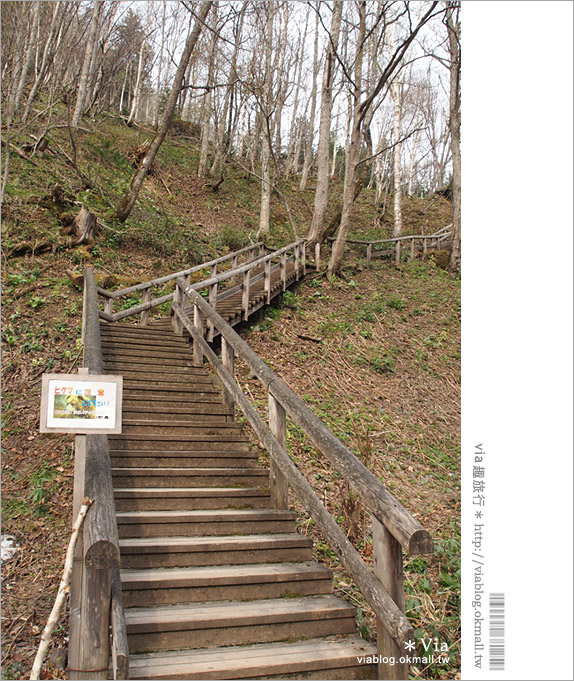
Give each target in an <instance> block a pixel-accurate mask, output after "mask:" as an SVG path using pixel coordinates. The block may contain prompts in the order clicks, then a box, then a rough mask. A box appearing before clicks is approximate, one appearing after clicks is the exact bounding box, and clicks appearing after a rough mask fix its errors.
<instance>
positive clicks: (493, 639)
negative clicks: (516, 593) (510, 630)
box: [490, 593, 505, 671]
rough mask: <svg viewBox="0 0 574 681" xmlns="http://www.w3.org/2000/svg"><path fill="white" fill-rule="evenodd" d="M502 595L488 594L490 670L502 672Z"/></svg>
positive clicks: (503, 652) (503, 650) (503, 653)
mask: <svg viewBox="0 0 574 681" xmlns="http://www.w3.org/2000/svg"><path fill="white" fill-rule="evenodd" d="M504 655H505V649H504V594H503V593H491V594H490V670H491V671H503V670H504V661H505V660H504Z"/></svg>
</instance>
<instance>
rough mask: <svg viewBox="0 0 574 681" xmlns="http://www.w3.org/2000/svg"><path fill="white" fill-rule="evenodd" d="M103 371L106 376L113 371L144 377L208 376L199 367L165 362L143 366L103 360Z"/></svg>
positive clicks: (141, 364)
mask: <svg viewBox="0 0 574 681" xmlns="http://www.w3.org/2000/svg"><path fill="white" fill-rule="evenodd" d="M104 371H105V373H107V374H112V373H114V371H118V372H120V373H122V374H123V373H129V372H131V373H134V374H138V375H140V374H143V375H144V376H147V375H152V374H153V375H155V374H159V375H160V376H161V375H163V374H165V373H166V372H169V373H170V375H178V376H187V377H189V378H190V379H191V378H193V377H196V376H207V375H208V374H207V372H206V371H205V369H201V368H200V367H193V366H186V365H172V364H166V363H165V362H162V363H161V364H144V363H143V362H142V363H140V362H137V363H136V362H122V361H119V360H116V361H106V360H104Z"/></svg>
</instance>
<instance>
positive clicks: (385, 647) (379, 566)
mask: <svg viewBox="0 0 574 681" xmlns="http://www.w3.org/2000/svg"><path fill="white" fill-rule="evenodd" d="M372 527H373V558H374V568H373V572H374V573H375V577H377V579H378V580H379V581H380V582H381V584H382V585H383V587H384V589H385V591H386V592H387V593H388V594H389V596H390V597H391V598H392V599H393V601H394V602H395V604H396V605H397V607H398V608H399V610H400V611H401V612H404V611H405V591H404V584H403V551H402V549H401V545H400V544H399V543H398V541H397V540H396V539H395V538H394V537H393V535H392V534H391V533H390V532H389V531H388V530H387V528H386V527H385V526H384V525H383V524H382V523H381V522H379V521H378V520H377V518H375V517H374V516H373V517H372ZM413 641H414V639H413ZM402 643H403V645H401V646H399V645H397V642H396V641H395V639H394V638H393V636H392V635H391V634H390V633H389V631H388V630H387V626H386V624H385V621H383V620H382V619H381V618H380V617H377V655H378V656H379V658H380V659H382V658H389V657H393V658H394V659H395V664H394V665H385V664H382V663H381V662H379V674H378V678H379V679H399V680H400V679H408V678H409V665H407V664H404V663H401V662H400V658H401V657H404V656H405V654H406V653H405V650H406V649H405V646H404V644H405V643H408V641H403V642H402Z"/></svg>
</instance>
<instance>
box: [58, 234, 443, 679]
mask: <svg viewBox="0 0 574 681" xmlns="http://www.w3.org/2000/svg"><path fill="white" fill-rule="evenodd" d="M257 251H258V252H257ZM318 255H319V254H318V253H317V252H316V260H315V262H316V263H318V261H319V259H318ZM240 257H242V258H244V259H246V260H247V261H246V262H244V263H242V264H241V263H240V262H239V258H240ZM228 265H230V267H229V268H227V269H223V271H219V272H218V271H217V269H218V268H225V267H227V266H228ZM307 267H308V265H307V263H306V258H305V243H304V242H303V241H301V240H299V241H296V242H293V243H292V244H290V245H288V246H286V247H284V248H283V249H280V250H278V251H274V252H271V253H269V252H268V249H266V248H265V247H264V245H262V244H255V245H252V246H249V247H246V248H245V249H242V250H241V251H237V252H235V253H231V254H228V255H226V256H223V257H221V258H217V259H216V260H213V261H210V262H209V263H204V264H202V265H198V266H195V267H193V268H190V269H188V270H185V271H182V272H177V273H175V274H169V275H166V276H165V277H160V278H159V279H156V280H153V281H148V282H144V283H142V284H136V285H135V286H132V287H128V288H127V289H122V290H120V291H114V292H112V291H106V290H103V289H100V288H98V287H97V286H96V283H95V277H94V273H93V271H92V270H91V269H89V268H88V269H87V270H86V273H85V291H84V314H83V324H82V334H83V340H84V367H85V369H84V370H85V371H88V372H89V373H91V374H96V375H100V374H112V375H114V374H115V375H117V374H119V375H121V376H122V377H123V403H122V416H123V423H122V432H121V434H113V435H88V436H86V437H85V442H84V441H81V442H80V441H79V442H78V443H77V447H76V469H75V478H74V508H76V509H77V508H79V504H80V501H81V500H82V499H83V498H84V497H86V496H88V497H89V498H90V499H94V500H95V501H94V503H93V504H92V508H91V509H90V512H89V513H88V515H87V517H86V520H85V523H84V529H83V530H82V539H81V541H79V542H78V547H77V554H76V557H75V563H74V570H73V573H72V586H71V591H70V603H71V605H70V646H69V648H70V651H69V668H68V674H69V678H71V679H82V678H92V679H94V678H98V679H106V678H107V679H110V678H113V679H126V678H133V679H265V678H289V679H305V678H309V679H311V678H315V679H366V678H379V679H383V678H384V679H405V678H408V674H409V670H408V665H407V664H406V662H404V661H403V662H400V659H401V656H403V655H404V650H405V645H407V644H410V642H411V641H412V640H413V639H414V633H413V629H412V625H411V624H410V622H409V620H408V619H407V617H406V616H405V612H404V611H405V605H404V586H403V568H402V565H403V558H402V556H403V551H406V552H407V553H410V554H420V553H429V552H432V550H433V543H432V540H431V538H430V536H429V534H428V532H427V531H426V530H425V529H424V528H423V527H422V525H421V524H420V523H419V522H418V521H417V520H416V518H415V517H414V516H412V515H411V514H410V513H409V512H408V511H407V509H405V508H404V507H403V506H402V505H401V504H400V503H399V502H398V500H397V499H395V498H394V497H393V495H392V494H391V493H390V492H389V491H388V490H387V489H386V488H385V487H384V486H383V485H382V483H381V482H380V480H379V479H378V478H376V477H375V476H374V475H373V474H372V473H371V472H370V471H369V470H368V469H367V468H366V467H365V466H364V465H363V464H362V463H361V462H360V461H359V460H358V459H357V457H356V456H355V455H354V454H353V452H352V451H350V450H349V449H348V448H347V447H346V446H345V445H344V444H343V443H342V442H341V441H340V440H339V439H338V438H337V437H336V436H335V435H333V433H331V432H330V431H329V430H328V429H327V428H326V427H325V425H324V424H323V423H322V422H321V421H320V419H318V418H317V417H316V416H315V414H314V413H313V412H312V411H311V410H310V409H309V407H308V406H307V405H306V404H305V403H304V402H303V400H301V399H300V398H299V397H298V396H297V395H296V394H295V393H294V392H293V391H292V390H291V389H290V387H289V386H288V385H287V384H285V383H284V382H283V381H282V380H281V378H280V377H279V376H277V375H276V374H275V373H274V372H273V371H272V370H271V369H270V368H269V366H268V365H267V364H266V363H265V361H263V360H262V358H260V357H258V356H257V355H256V354H255V353H254V352H253V350H252V349H251V348H250V347H249V345H248V344H247V343H246V342H245V340H244V339H242V338H241V337H240V336H239V335H238V334H237V333H236V332H235V331H234V330H233V328H232V327H233V325H236V324H238V323H239V322H240V321H245V320H247V319H249V317H250V316H251V315H252V314H253V313H254V312H256V311H257V310H259V309H261V308H262V307H263V306H264V305H267V304H269V303H270V302H271V300H272V299H273V298H274V297H275V296H277V295H279V294H280V293H281V292H282V291H285V290H286V289H287V287H288V286H290V285H291V284H293V283H294V282H296V281H297V280H299V279H300V278H301V277H302V276H304V275H305V272H306V270H307ZM206 270H207V271H210V276H209V277H208V278H207V279H203V280H201V281H200V282H195V283H192V282H191V276H192V275H197V276H202V274H203V273H204V272H205V271H206ZM169 284H173V286H174V288H173V289H171V290H172V292H171V293H166V288H165V286H166V285H169ZM168 290H169V289H168ZM154 291H156V297H155V298H154V297H153V295H154ZM134 293H141V295H142V301H141V303H139V304H136V305H133V306H131V307H129V308H126V305H125V303H124V305H123V308H124V309H120V310H117V311H114V305H115V301H117V300H120V301H121V299H122V298H125V297H126V296H128V295H129V296H130V298H131V297H132V295H133V294H134ZM100 297H103V298H104V299H105V302H104V309H103V310H102V309H101V308H100V304H99V300H100ZM169 302H170V303H171V308H170V315H169V317H167V316H164V317H163V318H161V317H160V318H158V319H153V320H152V319H150V312H151V310H152V309H153V308H158V307H159V306H161V305H164V304H165V303H169ZM134 316H139V317H140V324H139V325H138V326H135V325H133V324H131V323H121V324H119V323H116V322H119V321H122V320H125V319H127V318H128V317H132V318H133V317H134ZM218 335H219V336H221V343H217V344H216V345H213V344H211V343H210V341H212V340H213V339H214V338H215V337H216V336H218ZM215 347H217V348H218V352H219V353H220V356H219V355H218V354H216V352H215V350H214V348H215ZM236 359H239V360H241V361H242V362H243V363H244V364H245V366H247V367H248V368H249V370H250V371H251V372H253V375H255V376H257V378H258V379H259V381H260V382H261V386H262V388H263V390H264V391H265V392H266V394H267V400H268V418H267V420H264V419H262V417H261V415H260V414H259V413H258V411H257V409H255V407H254V405H253V404H252V403H251V401H250V400H249V399H248V398H247V396H246V395H245V394H244V392H243V387H242V385H241V383H240V382H239V381H238V379H237V378H236V376H235V369H234V363H235V360H236ZM206 360H207V362H206ZM207 367H209V369H208V368H207ZM237 410H239V411H240V412H241V413H242V414H243V416H244V418H245V420H246V422H247V423H248V424H249V426H250V427H251V428H252V431H253V434H254V435H255V436H256V437H257V439H258V441H259V443H260V448H254V447H253V446H252V444H251V443H250V441H248V439H247V438H246V436H245V434H244V432H243V430H242V428H241V427H240V425H239V424H238V423H237V422H236V421H235V418H234V417H235V411H237ZM287 418H289V419H290V420H291V422H292V423H293V424H295V425H296V426H297V427H298V428H299V429H300V432H301V434H302V435H304V436H305V437H306V438H307V440H308V441H309V442H310V443H311V444H312V446H313V447H315V448H316V450H317V451H318V452H320V453H321V454H322V455H323V456H324V457H325V459H326V460H328V461H329V462H330V463H331V465H332V466H333V469H334V470H337V471H338V472H339V474H340V475H341V477H342V478H343V479H344V480H345V481H346V483H347V484H348V485H349V488H350V490H352V492H353V493H354V494H356V495H357V497H358V498H360V499H361V501H362V503H363V504H364V507H365V510H366V511H368V512H369V513H370V517H371V530H372V546H373V552H372V556H373V561H372V564H371V565H369V564H367V563H366V562H365V561H364V560H363V558H362V557H361V555H360V554H359V552H358V551H357V549H356V548H355V547H354V546H353V544H352V543H351V541H350V540H349V539H348V537H347V536H346V534H345V532H344V531H343V529H342V528H341V527H340V526H339V524H338V522H337V521H336V520H335V519H334V518H333V516H332V515H331V513H330V512H329V511H328V510H327V508H325V506H324V505H323V503H322V501H321V500H320V499H319V497H318V496H317V494H316V493H315V490H314V489H313V487H312V486H311V485H310V484H309V482H308V481H307V480H306V479H305V477H304V475H303V474H302V472H301V471H300V470H299V469H298V468H297V466H296V465H295V464H294V462H293V460H292V458H291V457H290V456H289V452H288V449H289V443H288V438H287ZM262 450H263V451H265V452H266V455H265V457H264V460H265V461H267V462H268V463H269V468H267V467H265V466H263V465H262V464H261V461H260V458H259V452H260V451H262ZM290 494H294V495H296V496H297V498H298V499H299V501H300V502H301V504H302V505H303V507H304V508H305V509H306V511H307V512H308V513H309V516H310V518H311V519H312V520H313V521H314V523H315V527H316V529H317V530H318V531H319V532H320V533H321V535H322V538H323V540H324V541H325V542H326V543H327V544H328V546H329V547H330V548H331V549H332V550H333V551H334V553H335V554H336V556H337V558H338V559H339V561H340V564H341V565H342V567H343V568H344V569H345V570H346V571H347V573H348V575H349V577H350V579H352V581H353V583H354V585H355V586H356V588H357V589H358V590H359V591H360V592H361V594H362V595H363V597H364V599H365V601H366V602H367V603H368V604H369V605H370V607H371V608H372V610H373V612H374V613H375V616H376V621H377V633H376V637H377V643H376V645H373V644H371V643H369V642H367V641H365V640H364V639H362V638H361V637H359V636H358V635H357V629H356V622H355V615H356V613H355V608H354V607H353V606H352V605H350V604H349V603H347V602H345V601H343V600H341V599H339V598H337V597H335V596H334V594H333V590H332V573H331V571H330V570H329V569H327V568H326V567H324V566H322V565H320V564H319V563H317V562H316V561H314V560H313V553H312V542H311V540H310V539H308V538H307V537H304V536H301V535H300V534H299V533H298V532H297V529H296V514H295V513H294V512H293V511H292V510H290V508H289V495H290ZM110 633H111V637H110V636H109V634H110ZM390 658H394V659H395V660H396V662H395V664H390V663H388V662H387V661H386V660H389V659H390ZM402 659H403V660H404V657H403V658H402ZM110 661H111V668H110V669H109V671H108V664H109V663H110Z"/></svg>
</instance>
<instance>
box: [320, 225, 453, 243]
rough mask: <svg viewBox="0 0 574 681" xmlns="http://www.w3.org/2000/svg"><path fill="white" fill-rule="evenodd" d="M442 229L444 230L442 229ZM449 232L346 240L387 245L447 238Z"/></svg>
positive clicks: (330, 238) (332, 239)
mask: <svg viewBox="0 0 574 681" xmlns="http://www.w3.org/2000/svg"><path fill="white" fill-rule="evenodd" d="M443 229H444V228H443ZM449 234H450V232H443V231H442V230H441V232H436V233H435V234H408V235H407V236H395V237H392V238H390V239H377V240H376V241H366V240H365V239H347V243H349V244H367V245H375V244H388V243H394V242H396V241H408V240H409V239H436V238H438V237H439V236H448V235H449ZM329 241H334V238H333V237H329Z"/></svg>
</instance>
